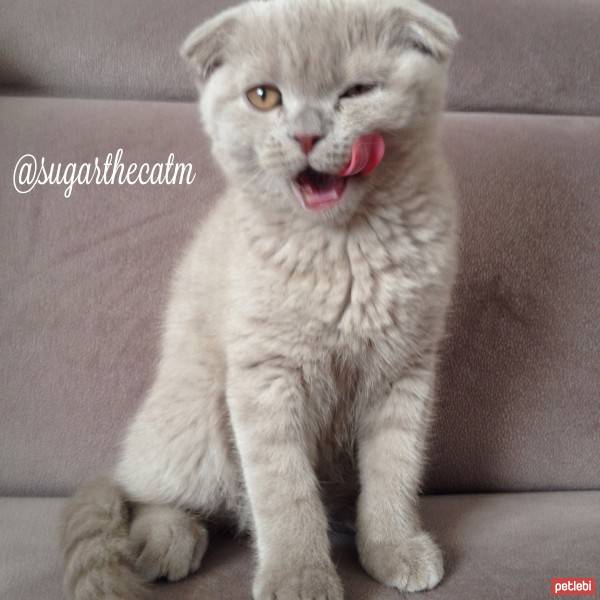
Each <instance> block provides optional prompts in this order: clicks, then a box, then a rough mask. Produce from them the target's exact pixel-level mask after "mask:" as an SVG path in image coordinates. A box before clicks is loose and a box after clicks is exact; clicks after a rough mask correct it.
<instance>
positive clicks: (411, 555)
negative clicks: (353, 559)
mask: <svg viewBox="0 0 600 600" xmlns="http://www.w3.org/2000/svg"><path fill="white" fill-rule="evenodd" d="M359 555H360V562H361V563H362V565H363V567H364V569H365V571H367V573H369V574H370V575H371V577H373V578H374V579H376V580H377V581H379V582H381V583H384V584H385V585H388V586H390V587H395V588H397V589H398V590H400V591H403V592H404V591H406V592H420V591H422V590H430V589H432V588H434V587H435V586H436V585H437V584H438V583H439V582H440V581H441V580H442V577H443V576H444V561H443V558H442V552H441V551H440V549H439V548H438V547H437V545H436V544H435V542H434V541H433V540H432V539H431V537H430V536H429V535H428V534H427V533H425V532H424V531H421V532H419V533H417V534H415V535H413V536H412V537H410V538H408V539H406V540H402V541H399V542H398V543H394V544H387V543H386V544H380V543H369V542H368V541H367V542H365V543H362V544H359Z"/></svg>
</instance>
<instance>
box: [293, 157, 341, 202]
mask: <svg viewBox="0 0 600 600" xmlns="http://www.w3.org/2000/svg"><path fill="white" fill-rule="evenodd" d="M348 179H349V178H348V177H342V176H340V175H331V174H329V173H321V172H319V171H315V170H314V169H312V168H310V167H309V168H307V169H305V170H304V171H302V172H301V173H300V174H299V175H298V176H297V177H296V178H295V179H294V180H293V181H292V190H293V191H294V195H295V196H296V198H297V199H298V201H299V202H300V204H301V205H302V207H303V208H304V209H305V210H308V211H321V210H325V209H328V208H332V207H334V206H336V205H338V204H340V203H342V202H343V200H344V193H345V191H346V187H347V184H348Z"/></svg>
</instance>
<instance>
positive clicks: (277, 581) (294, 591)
mask: <svg viewBox="0 0 600 600" xmlns="http://www.w3.org/2000/svg"><path fill="white" fill-rule="evenodd" d="M253 598H254V600H343V598H344V592H343V589H342V583H341V581H340V578H339V577H338V575H337V573H336V572H335V568H334V567H333V565H331V566H330V567H316V566H303V567H302V566H294V567H293V568H290V567H288V566H284V565H281V566H279V565H273V566H268V567H265V568H263V569H260V570H259V572H258V574H257V576H256V579H255V580H254V588H253Z"/></svg>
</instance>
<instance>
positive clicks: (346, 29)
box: [62, 0, 458, 600]
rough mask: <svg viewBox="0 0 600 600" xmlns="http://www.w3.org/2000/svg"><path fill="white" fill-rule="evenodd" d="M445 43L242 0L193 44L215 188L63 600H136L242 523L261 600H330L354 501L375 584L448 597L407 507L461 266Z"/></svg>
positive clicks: (380, 7)
mask: <svg viewBox="0 0 600 600" xmlns="http://www.w3.org/2000/svg"><path fill="white" fill-rule="evenodd" d="M457 38H458V35H457V33H456V30H455V28H454V26H453V24H452V22H451V20H450V19H449V18H448V17H446V16H445V15H443V14H441V13H439V12H438V11H436V10H434V9H432V8H429V7H428V6H427V5H425V4H422V3H421V2H419V1H418V0H381V1H378V2H372V1H371V0H254V1H251V2H247V3H245V4H242V5H240V6H237V7H234V8H231V9H228V10H226V11H225V12H223V13H221V14H220V15H218V16H216V17H214V18H212V19H211V20H209V21H208V22H206V23H205V24H203V25H201V26H200V27H199V28H198V29H196V30H195V31H194V32H192V33H191V35H190V36H189V38H188V39H187V40H186V42H185V43H184V45H183V47H182V54H183V56H184V57H185V58H186V59H187V61H188V62H189V64H190V65H191V70H192V71H193V73H194V78H195V81H196V83H197V86H198V88H199V91H200V103H199V109H200V114H201V118H202V121H203V123H204V126H205V129H206V131H207V133H208V135H209V136H210V138H211V141H212V151H213V154H214V157H215V159H216V160H217V162H218V164H219V165H220V166H221V168H222V170H223V171H224V173H225V175H226V179H227V187H226V191H225V192H224V194H223V195H222V197H221V198H220V200H219V202H218V203H217V204H216V207H215V208H214V209H213V210H212V212H211V213H210V215H209V217H208V218H207V219H206V221H205V222H204V223H203V224H202V226H201V227H200V229H199V231H198V233H197V235H196V236H195V239H194V241H193V243H192V244H191V246H190V248H189V249H188V251H187V253H186V254H185V257H184V258H183V260H182V262H181V264H180V266H179V268H178V270H177V272H176V275H175V278H174V282H173V286H172V290H171V296H170V302H169V307H168V310H167V314H166V320H165V328H164V336H163V345H162V352H161V357H160V362H159V365H158V369H157V374H156V379H155V381H154V383H153V385H152V387H151V389H150V391H149V394H148V396H147V398H146V399H145V401H144V403H143V405H142V406H141V408H140V409H139V411H138V413H137V415H136V416H135V418H134V419H133V422H132V423H131V425H130V427H129V429H128V431H127V434H126V437H125V440H124V444H123V449H122V454H121V456H120V458H119V460H118V462H117V465H116V468H115V470H114V473H113V474H112V476H111V477H109V478H107V479H105V480H101V481H98V482H95V483H92V484H90V485H88V486H85V487H83V488H82V489H81V490H80V491H79V492H77V494H76V495H75V496H74V498H73V499H72V500H71V501H70V503H69V505H68V506H67V508H66V509H65V512H64V515H63V528H62V547H63V549H64V553H65V563H66V571H65V589H66V591H67V595H68V597H69V598H73V599H74V600H96V599H100V598H120V599H127V600H133V599H136V598H142V597H146V595H147V593H148V591H150V593H151V587H147V586H146V582H150V581H153V580H155V579H157V578H161V577H162V578H166V579H169V580H173V581H175V580H179V579H181V578H183V577H185V576H187V575H189V574H190V573H193V572H194V571H196V570H197V569H198V568H199V566H200V563H201V560H202V557H203V555H204V552H205V550H206V548H207V544H208V529H207V523H213V522H234V523H236V524H237V526H238V527H239V529H240V531H244V532H249V533H250V534H251V536H252V539H253V542H254V544H255V547H256V554H257V572H256V576H255V579H254V583H253V591H252V593H253V598H254V600H267V599H269V600H270V599H274V598H277V599H279V600H284V599H285V600H301V599H302V600H305V599H306V600H307V599H321V600H324V599H327V600H340V599H341V598H342V597H343V588H342V584H341V581H340V578H339V576H338V574H337V573H336V569H335V567H334V564H333V561H332V558H331V555H330V542H329V538H328V523H329V517H330V516H331V514H332V511H333V510H337V509H338V508H340V507H341V506H342V505H344V504H348V502H349V500H348V499H349V498H350V499H352V502H351V507H350V510H351V511H352V518H353V523H354V526H355V530H356V544H357V548H358V554H359V557H360V561H361V563H362V565H363V567H364V569H365V570H366V571H367V572H368V573H369V574H370V575H371V576H372V577H373V578H375V579H376V580H378V581H379V582H381V583H383V584H385V585H388V586H392V587H395V588H397V589H398V590H402V591H418V590H427V589H430V588H433V587H435V586H436V585H437V584H438V583H439V582H440V580H441V579H442V576H443V559H442V553H441V551H440V549H439V548H438V546H437V545H436V543H435V542H434V540H433V539H432V537H431V536H430V535H429V534H428V533H426V532H425V531H423V529H422V527H421V524H420V521H419V517H418V492H419V486H420V479H421V472H422V466H423V462H424V459H425V452H426V444H427V435H428V430H429V426H430V421H431V416H432V410H433V405H434V396H435V393H434V392H435V380H436V375H435V373H436V363H437V350H438V345H439V341H440V339H441V338H442V336H443V335H444V324H445V315H446V312H447V308H448V305H449V303H450V298H451V293H452V287H453V281H454V277H455V271H456V263H457V259H456V254H457V250H456V247H457V235H458V234H457V229H458V228H457V206H456V200H455V194H454V191H453V185H452V180H451V176H450V174H449V172H448V168H447V167H446V164H445V162H444V159H443V156H442V152H441V149H440V142H439V124H440V117H441V113H442V110H443V105H444V96H445V88H446V80H447V66H448V62H449V59H450V55H451V53H452V50H453V47H454V45H455V43H456V41H457ZM338 505H339V506H338Z"/></svg>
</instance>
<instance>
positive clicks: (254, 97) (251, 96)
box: [246, 85, 281, 112]
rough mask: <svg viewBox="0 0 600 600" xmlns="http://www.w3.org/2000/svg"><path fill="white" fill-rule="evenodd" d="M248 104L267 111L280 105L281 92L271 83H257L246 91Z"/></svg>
mask: <svg viewBox="0 0 600 600" xmlns="http://www.w3.org/2000/svg"><path fill="white" fill-rule="evenodd" d="M246 97H247V98H248V100H249V101H250V104H252V106H254V108H257V109H258V110H262V111H265V112H266V111H268V110H273V109H274V108H276V107H278V106H280V105H281V92H280V91H279V90H278V89H277V88H276V87H274V86H272V85H259V86H257V87H255V88H252V89H251V90H249V91H247V92H246Z"/></svg>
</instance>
